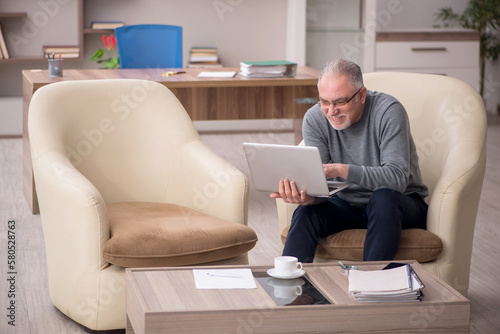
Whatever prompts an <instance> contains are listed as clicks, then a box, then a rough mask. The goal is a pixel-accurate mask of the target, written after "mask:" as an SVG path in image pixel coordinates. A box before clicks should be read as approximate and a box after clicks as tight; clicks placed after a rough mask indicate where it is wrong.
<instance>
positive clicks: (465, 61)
mask: <svg viewBox="0 0 500 334" xmlns="http://www.w3.org/2000/svg"><path fill="white" fill-rule="evenodd" d="M376 45H377V46H376V59H375V67H376V68H377V70H379V71H380V70H383V69H391V68H424V67H425V68H429V67H445V68H446V67H455V68H456V67H477V66H478V63H479V42H478V41H453V42H452V41H449V42H448V41H444V42H443V41H432V42H420V41H419V42H378V43H377V44H376Z"/></svg>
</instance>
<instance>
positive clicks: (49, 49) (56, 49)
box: [42, 45, 80, 59]
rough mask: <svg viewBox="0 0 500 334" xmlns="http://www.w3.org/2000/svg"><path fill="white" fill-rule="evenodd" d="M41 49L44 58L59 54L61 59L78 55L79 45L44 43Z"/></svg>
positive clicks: (77, 56)
mask: <svg viewBox="0 0 500 334" xmlns="http://www.w3.org/2000/svg"><path fill="white" fill-rule="evenodd" d="M42 49H43V56H44V57H45V58H53V57H55V58H57V57H59V55H61V58H63V59H69V58H79V57H80V47H78V46H67V45H44V46H43V47H42Z"/></svg>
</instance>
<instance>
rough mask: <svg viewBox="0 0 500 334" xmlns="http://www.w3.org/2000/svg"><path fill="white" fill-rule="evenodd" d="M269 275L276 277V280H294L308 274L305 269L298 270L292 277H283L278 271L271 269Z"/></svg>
mask: <svg viewBox="0 0 500 334" xmlns="http://www.w3.org/2000/svg"><path fill="white" fill-rule="evenodd" d="M267 273H268V274H269V276H271V277H275V278H280V279H293V278H298V277H301V276H304V274H305V273H306V272H305V271H304V270H303V269H300V270H297V271H296V272H295V273H293V274H292V275H287V276H283V275H280V274H278V273H277V272H276V269H274V268H271V269H269V270H268V271H267Z"/></svg>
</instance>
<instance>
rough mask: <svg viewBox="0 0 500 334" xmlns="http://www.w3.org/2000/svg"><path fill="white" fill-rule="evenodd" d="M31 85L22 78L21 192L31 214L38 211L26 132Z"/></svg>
mask: <svg viewBox="0 0 500 334" xmlns="http://www.w3.org/2000/svg"><path fill="white" fill-rule="evenodd" d="M32 95H33V86H32V85H31V84H30V83H29V82H27V80H26V79H23V192H24V197H26V201H27V202H28V206H29V208H30V210H31V212H32V213H33V214H35V213H37V212H38V200H37V197H36V190H35V179H34V178H33V163H32V161H31V148H30V138H29V134H28V111H29V104H30V101H31V96H32Z"/></svg>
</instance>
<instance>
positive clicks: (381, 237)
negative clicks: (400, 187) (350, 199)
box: [283, 188, 427, 263]
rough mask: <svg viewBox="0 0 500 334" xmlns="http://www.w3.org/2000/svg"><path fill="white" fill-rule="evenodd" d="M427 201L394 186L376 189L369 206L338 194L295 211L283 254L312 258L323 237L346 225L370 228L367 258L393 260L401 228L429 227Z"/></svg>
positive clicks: (304, 260) (302, 258)
mask: <svg viewBox="0 0 500 334" xmlns="http://www.w3.org/2000/svg"><path fill="white" fill-rule="evenodd" d="M426 220H427V204H426V203H425V202H424V200H423V199H422V198H421V197H420V196H419V195H418V194H411V195H403V194H402V193H400V192H398V191H395V190H391V189H385V188H384V189H379V190H376V191H374V192H373V194H372V196H371V197H370V200H369V202H368V204H367V205H366V206H365V207H354V206H351V205H350V204H349V203H347V202H346V201H344V200H342V199H340V198H339V197H337V196H334V197H332V198H330V199H329V200H328V201H327V202H325V203H321V204H317V205H308V206H302V205H300V206H299V207H298V208H297V209H296V210H295V212H294V214H293V217H292V223H291V225H290V230H289V232H288V237H287V239H286V243H285V248H284V249H283V255H291V256H295V257H297V258H298V259H299V261H300V262H304V263H306V262H312V261H313V259H314V254H315V253H316V247H317V245H318V242H319V240H320V238H324V237H327V236H329V235H331V234H334V233H337V232H340V231H343V230H346V229H367V230H368V231H367V233H366V240H365V245H364V253H363V260H364V261H379V260H392V259H394V256H395V255H396V251H397V250H398V247H399V240H400V238H401V230H402V229H407V228H422V229H425V228H426Z"/></svg>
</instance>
